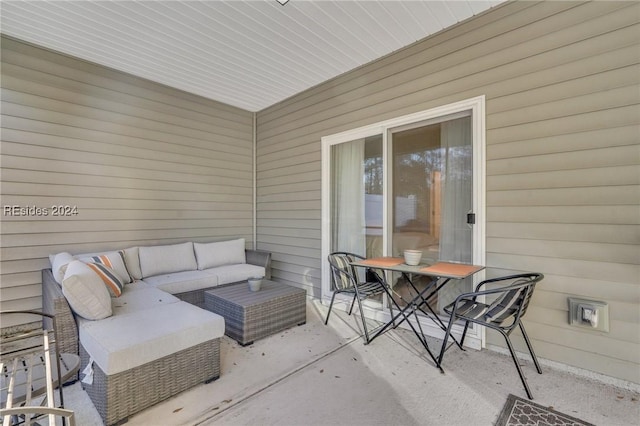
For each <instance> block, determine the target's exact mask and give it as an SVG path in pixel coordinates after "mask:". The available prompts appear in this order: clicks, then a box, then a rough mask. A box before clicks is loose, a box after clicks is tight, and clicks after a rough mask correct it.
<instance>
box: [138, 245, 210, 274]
mask: <svg viewBox="0 0 640 426" xmlns="http://www.w3.org/2000/svg"><path fill="white" fill-rule="evenodd" d="M138 250H139V256H140V269H141V272H142V277H143V278H146V277H151V276H154V275H161V274H170V273H172V272H182V271H193V270H196V269H198V264H197V262H196V256H195V254H194V253H193V243H192V242H187V243H182V244H173V245H167V246H152V247H140V248H139V249H138Z"/></svg>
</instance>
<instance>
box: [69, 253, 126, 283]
mask: <svg viewBox="0 0 640 426" xmlns="http://www.w3.org/2000/svg"><path fill="white" fill-rule="evenodd" d="M124 259H125V258H124V250H119V251H112V252H108V253H101V254H95V255H90V256H89V257H86V258H83V259H80V260H82V261H83V262H85V263H100V264H102V265H105V266H107V267H109V268H110V269H112V270H113V271H114V272H115V273H116V274H117V275H118V277H119V278H120V281H122V282H123V283H125V284H129V283H130V282H132V281H133V279H132V278H131V274H129V270H128V269H127V266H126V263H125V260H124Z"/></svg>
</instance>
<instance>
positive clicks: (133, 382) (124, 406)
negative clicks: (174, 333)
mask: <svg viewBox="0 0 640 426" xmlns="http://www.w3.org/2000/svg"><path fill="white" fill-rule="evenodd" d="M80 358H81V360H82V367H81V370H83V369H84V368H85V366H86V365H87V364H88V362H89V354H88V353H87V352H86V350H85V349H84V347H83V346H82V345H80ZM93 370H94V373H93V384H91V385H88V384H83V387H84V389H85V390H86V391H87V393H88V394H89V397H90V398H91V401H92V402H93V404H94V405H95V407H96V409H97V410H98V413H99V414H100V417H102V421H103V422H104V423H105V424H106V425H114V424H118V423H120V422H122V421H123V420H125V419H127V418H128V417H129V416H130V415H133V414H135V413H137V412H139V411H142V410H144V409H145V408H147V407H150V406H152V405H154V404H157V403H158V402H160V401H163V400H165V399H167V398H170V397H172V396H174V395H176V394H177V393H179V392H182V391H184V390H187V389H189V388H191V387H193V386H195V385H197V384H200V383H204V382H208V381H211V380H215V379H217V378H218V377H220V339H213V340H209V341H207V342H204V343H201V344H199V345H196V346H193V347H191V348H188V349H185V350H183V351H180V352H176V353H174V354H172V355H169V356H166V357H163V358H160V359H158V360H155V361H152V362H150V363H147V364H144V365H141V366H139V367H136V368H133V369H131V370H127V371H124V372H122V373H118V374H113V375H110V376H107V375H106V374H105V373H104V372H103V371H102V370H101V369H100V367H99V366H98V365H97V364H96V363H94V364H93Z"/></svg>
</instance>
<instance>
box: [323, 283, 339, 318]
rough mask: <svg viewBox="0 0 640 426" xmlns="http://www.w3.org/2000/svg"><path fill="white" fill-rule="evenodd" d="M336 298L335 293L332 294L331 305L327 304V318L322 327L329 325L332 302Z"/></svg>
mask: <svg viewBox="0 0 640 426" xmlns="http://www.w3.org/2000/svg"><path fill="white" fill-rule="evenodd" d="M335 298H336V292H335V291H334V292H333V295H332V296H331V303H330V304H329V312H327V318H326V319H325V320H324V325H327V324H328V323H329V315H331V308H333V301H334V300H335Z"/></svg>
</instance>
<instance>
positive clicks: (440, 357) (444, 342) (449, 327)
mask: <svg viewBox="0 0 640 426" xmlns="http://www.w3.org/2000/svg"><path fill="white" fill-rule="evenodd" d="M454 321H455V319H454V315H451V318H450V319H449V325H448V326H447V331H445V332H444V340H443V341H442V348H441V349H440V355H439V356H438V367H440V368H442V367H441V366H442V358H444V353H445V352H446V350H447V341H448V340H449V335H450V334H451V327H453V322H454ZM467 323H468V321H467ZM465 331H466V329H465ZM462 339H463V340H464V335H463V336H462ZM460 344H461V345H462V341H461V342H460Z"/></svg>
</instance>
